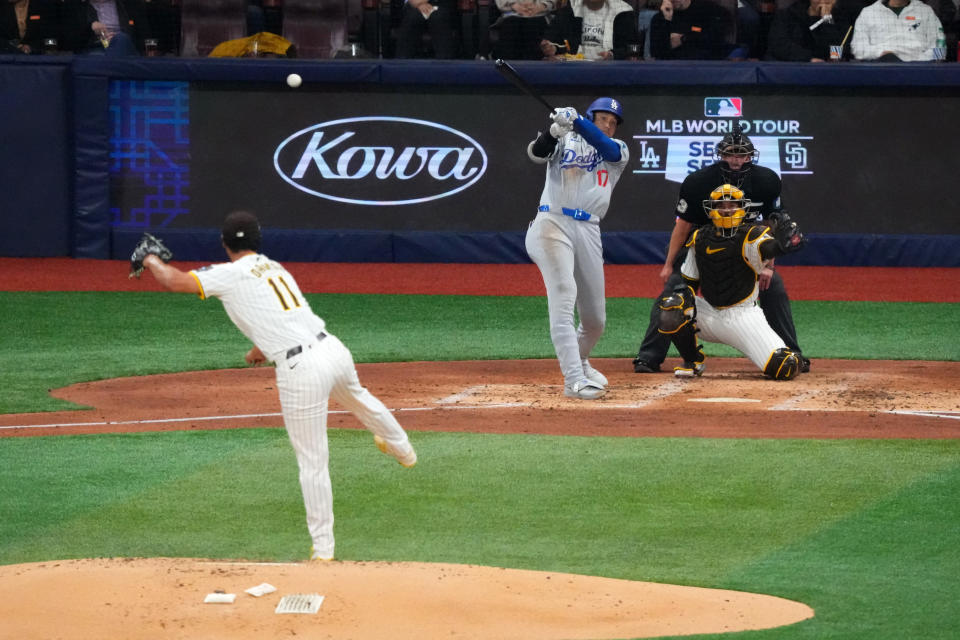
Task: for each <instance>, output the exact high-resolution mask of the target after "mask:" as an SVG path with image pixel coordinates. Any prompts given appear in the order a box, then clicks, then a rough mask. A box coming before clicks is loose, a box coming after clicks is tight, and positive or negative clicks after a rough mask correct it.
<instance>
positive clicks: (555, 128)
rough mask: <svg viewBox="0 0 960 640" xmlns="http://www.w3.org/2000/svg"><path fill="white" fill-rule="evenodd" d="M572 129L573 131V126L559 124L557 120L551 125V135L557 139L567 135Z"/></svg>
mask: <svg viewBox="0 0 960 640" xmlns="http://www.w3.org/2000/svg"><path fill="white" fill-rule="evenodd" d="M571 131H573V126H569V125H564V124H557V123H556V122H554V123H553V124H551V125H550V135H551V136H553V137H554V138H556V139H557V140H559V139H560V138H562V137H563V136H565V135H567V134H568V133H570V132H571Z"/></svg>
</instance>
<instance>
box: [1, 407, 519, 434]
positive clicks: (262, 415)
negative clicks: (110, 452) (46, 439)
mask: <svg viewBox="0 0 960 640" xmlns="http://www.w3.org/2000/svg"><path fill="white" fill-rule="evenodd" d="M528 406H530V404H529V403H526V402H504V403H495V404H483V405H458V406H443V407H402V408H400V409H391V411H393V412H395V413H400V412H406V413H409V412H413V411H457V410H465V409H469V410H471V411H476V410H478V409H505V408H512V407H528ZM348 413H350V412H349V411H344V410H342V409H337V410H333V411H330V412H329V415H346V414H348ZM282 415H283V414H281V413H243V414H237V415H231V416H194V417H189V418H150V419H145V420H105V421H102V422H53V423H50V424H18V425H8V426H0V429H58V428H62V427H107V426H113V425H122V424H165V423H177V422H199V421H209V420H245V419H251V418H275V417H280V416H282Z"/></svg>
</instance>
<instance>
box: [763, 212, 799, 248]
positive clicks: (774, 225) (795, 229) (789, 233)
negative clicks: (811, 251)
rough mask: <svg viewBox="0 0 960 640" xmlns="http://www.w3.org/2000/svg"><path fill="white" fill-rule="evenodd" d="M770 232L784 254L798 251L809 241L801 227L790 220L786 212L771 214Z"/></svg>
mask: <svg viewBox="0 0 960 640" xmlns="http://www.w3.org/2000/svg"><path fill="white" fill-rule="evenodd" d="M770 232H771V233H772V235H773V239H774V240H776V242H777V246H779V247H780V250H781V251H783V252H784V253H790V252H791V251H797V250H799V249H800V248H801V247H803V246H804V245H805V244H807V239H806V238H805V237H804V235H803V232H801V231H800V227H799V225H797V223H796V222H794V221H793V220H792V219H791V218H790V214H788V213H787V212H786V211H776V212H774V213H771V214H770Z"/></svg>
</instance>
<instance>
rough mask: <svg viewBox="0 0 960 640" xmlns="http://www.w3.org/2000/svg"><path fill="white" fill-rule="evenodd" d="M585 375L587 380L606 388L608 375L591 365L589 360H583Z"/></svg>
mask: <svg viewBox="0 0 960 640" xmlns="http://www.w3.org/2000/svg"><path fill="white" fill-rule="evenodd" d="M583 375H585V376H586V377H587V380H589V381H590V382H595V383H597V384H598V385H600V386H601V387H604V388H606V386H607V385H608V384H610V383H609V382H608V381H607V376H605V375H603V374H602V373H600V372H599V371H597V370H596V369H594V368H593V367H591V366H590V363H589V362H588V361H587V360H584V361H583Z"/></svg>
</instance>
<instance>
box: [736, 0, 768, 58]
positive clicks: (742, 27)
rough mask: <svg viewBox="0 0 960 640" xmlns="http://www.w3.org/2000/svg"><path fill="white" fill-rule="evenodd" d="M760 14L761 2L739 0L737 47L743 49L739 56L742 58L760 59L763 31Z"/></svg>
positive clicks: (757, 0) (756, 0)
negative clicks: (761, 33)
mask: <svg viewBox="0 0 960 640" xmlns="http://www.w3.org/2000/svg"><path fill="white" fill-rule="evenodd" d="M760 13H761V12H760V2H759V0H737V43H738V45H737V46H738V47H740V48H741V51H739V52H738V53H737V55H738V56H739V57H741V58H753V59H757V58H759V57H760V54H761V52H760V47H761V38H760V31H761V29H763V22H762V18H761V17H760ZM731 57H734V56H731Z"/></svg>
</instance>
